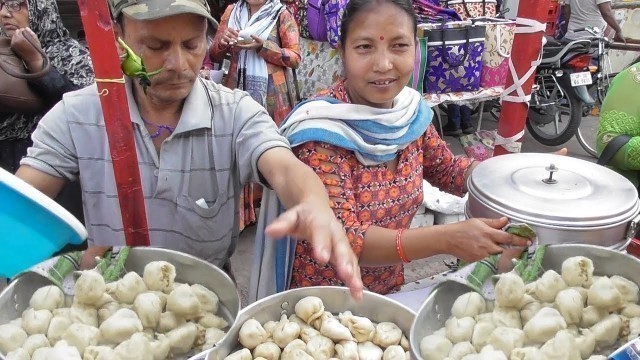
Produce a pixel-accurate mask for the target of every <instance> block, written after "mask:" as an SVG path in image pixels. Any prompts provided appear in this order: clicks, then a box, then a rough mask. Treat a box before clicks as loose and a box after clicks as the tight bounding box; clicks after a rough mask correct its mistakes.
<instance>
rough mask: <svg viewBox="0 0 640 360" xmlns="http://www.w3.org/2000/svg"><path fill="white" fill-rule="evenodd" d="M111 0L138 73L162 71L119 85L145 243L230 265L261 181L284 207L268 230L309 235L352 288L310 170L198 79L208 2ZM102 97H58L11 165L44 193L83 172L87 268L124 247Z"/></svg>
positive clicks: (240, 97) (345, 256) (244, 106)
mask: <svg viewBox="0 0 640 360" xmlns="http://www.w3.org/2000/svg"><path fill="white" fill-rule="evenodd" d="M109 5H110V8H111V15H112V16H113V18H114V20H115V22H116V23H115V27H114V29H115V32H116V36H117V37H120V38H122V39H123V41H124V42H125V43H126V44H128V45H129V47H130V48H131V49H132V50H133V51H134V52H135V53H136V54H138V55H139V56H140V58H141V59H142V61H143V63H144V64H145V66H146V69H147V71H149V72H152V71H155V70H157V69H162V71H161V72H160V73H158V74H157V75H154V76H153V77H152V78H151V80H150V84H149V86H146V87H145V86H144V85H146V84H144V85H143V84H141V83H140V82H139V81H136V79H131V78H127V79H126V83H125V89H126V92H127V97H126V101H127V104H128V107H129V113H130V115H131V122H132V126H131V131H132V133H133V134H132V136H133V137H134V143H135V152H136V154H137V156H138V159H139V161H138V166H139V169H138V170H139V172H140V178H141V186H142V192H143V196H144V207H145V209H146V215H147V223H148V232H149V239H150V245H151V246H153V247H159V248H167V249H171V250H175V251H180V252H184V253H187V254H190V255H192V256H196V257H198V258H201V259H203V260H206V261H209V262H210V263H211V264H214V265H216V266H218V267H220V268H225V269H227V271H229V272H230V268H229V259H230V257H231V255H232V254H233V252H234V250H235V247H236V243H237V240H238V232H239V230H238V201H239V194H240V191H241V189H242V186H243V185H244V184H246V183H248V182H249V181H254V182H260V183H262V184H265V186H269V187H272V188H273V189H274V190H275V192H276V193H277V195H278V196H279V197H280V199H281V200H282V202H283V204H284V205H285V207H286V209H287V211H286V212H285V213H283V214H282V216H281V217H279V218H278V219H276V220H275V221H274V222H272V223H271V224H270V226H269V229H268V232H269V233H270V234H271V235H272V236H275V237H278V236H284V235H286V234H289V235H291V236H293V237H296V238H299V239H306V240H310V241H311V242H312V243H313V246H314V249H315V255H314V256H315V258H316V259H317V260H319V261H320V262H323V263H324V262H327V261H330V262H331V263H332V264H334V265H335V266H337V268H338V269H339V271H340V274H341V276H340V277H341V278H342V279H344V280H345V282H346V283H347V284H349V286H350V287H351V289H352V291H353V293H354V294H355V295H356V296H359V295H361V293H362V283H361V280H360V276H359V274H360V272H359V267H358V264H357V259H356V258H355V255H354V253H353V250H352V249H351V247H350V246H349V242H348V240H347V238H346V235H345V232H344V229H343V228H342V226H341V224H340V223H339V222H338V220H337V219H336V217H335V215H334V213H333V211H332V210H331V208H330V207H329V198H328V196H327V194H326V191H325V188H324V186H323V185H322V183H321V182H320V180H319V179H318V177H317V176H316V175H315V174H314V172H313V171H312V170H311V169H310V168H308V167H307V166H305V165H304V164H303V163H301V162H300V161H299V160H298V159H297V158H296V157H295V156H294V155H293V154H292V152H291V150H290V147H289V144H288V142H287V140H286V139H285V138H283V137H282V136H281V135H280V134H279V132H278V129H277V127H276V125H275V123H274V122H273V120H272V119H271V118H270V117H269V115H268V114H267V112H266V111H265V110H264V108H263V107H261V106H260V105H259V104H258V103H256V102H255V101H254V100H253V99H252V98H251V97H250V96H248V95H247V94H246V93H245V92H243V91H239V90H230V89H227V88H226V87H223V86H220V85H217V84H215V83H213V82H211V81H206V80H203V79H200V78H199V76H198V74H199V71H200V68H201V66H202V62H203V60H204V57H205V54H206V52H207V43H206V34H207V27H208V23H211V24H212V25H215V24H216V23H215V20H213V18H212V17H211V14H210V12H209V8H208V6H207V3H206V1H205V0H137V1H136V2H131V1H129V0H109ZM118 46H120V45H119V44H118ZM119 51H120V52H121V53H124V49H122V48H121V47H120V48H119ZM99 97H100V95H99V93H98V88H97V86H96V85H95V84H94V85H93V86H89V87H86V88H83V89H81V90H78V91H74V92H70V93H67V94H65V95H64V96H63V99H62V101H60V102H59V103H58V104H56V105H55V106H54V107H53V109H52V110H51V111H49V112H48V113H47V114H46V115H45V116H44V117H43V119H42V120H41V121H40V123H39V124H38V127H37V128H36V130H35V132H34V133H33V142H34V144H33V146H32V147H31V148H29V150H28V155H27V157H25V158H24V159H22V162H21V167H20V169H19V170H18V172H17V176H18V177H20V178H22V179H23V180H24V181H26V182H27V183H29V184H31V185H33V186H34V187H35V188H36V189H38V190H40V191H42V192H43V193H44V194H46V195H48V196H50V197H55V196H56V194H58V192H59V191H60V189H61V188H62V187H63V186H64V184H65V183H67V182H68V181H70V180H75V179H80V183H81V186H82V190H83V196H84V197H85V214H86V219H87V224H86V226H87V231H88V233H89V245H90V247H89V249H87V250H86V251H85V252H84V255H83V258H82V268H83V269H86V268H91V267H93V266H95V258H96V257H97V256H102V255H104V254H105V252H106V251H107V250H108V248H109V247H110V246H121V245H124V244H125V232H124V229H123V224H122V217H121V208H120V203H119V200H118V192H117V188H116V186H117V184H116V181H115V178H114V173H113V163H112V161H111V151H110V149H109V142H108V139H107V133H106V128H105V121H104V115H103V112H102V108H101V105H100V98H99Z"/></svg>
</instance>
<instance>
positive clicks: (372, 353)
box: [358, 341, 384, 360]
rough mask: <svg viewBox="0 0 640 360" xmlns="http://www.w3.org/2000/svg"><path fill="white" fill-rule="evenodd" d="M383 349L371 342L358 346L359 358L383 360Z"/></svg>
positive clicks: (362, 359)
mask: <svg viewBox="0 0 640 360" xmlns="http://www.w3.org/2000/svg"><path fill="white" fill-rule="evenodd" d="M383 354H384V353H383V351H382V349H380V348H379V347H378V346H377V345H375V344H374V343H372V342H371V341H366V342H363V343H359V344H358V358H360V359H361V360H382V355H383Z"/></svg>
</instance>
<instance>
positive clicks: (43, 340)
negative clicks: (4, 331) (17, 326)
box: [22, 334, 51, 355]
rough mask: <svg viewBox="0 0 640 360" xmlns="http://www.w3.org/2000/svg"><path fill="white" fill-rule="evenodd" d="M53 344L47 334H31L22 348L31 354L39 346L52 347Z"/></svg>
mask: <svg viewBox="0 0 640 360" xmlns="http://www.w3.org/2000/svg"><path fill="white" fill-rule="evenodd" d="M50 346H51V344H50V343H49V340H48V339H47V337H46V336H44V335H43V334H36V335H31V336H29V337H28V338H27V340H26V341H25V342H24V344H22V349H24V350H26V351H27V353H29V355H31V354H33V352H34V351H36V350H37V349H39V348H44V347H50Z"/></svg>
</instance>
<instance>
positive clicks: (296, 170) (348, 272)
mask: <svg viewBox="0 0 640 360" xmlns="http://www.w3.org/2000/svg"><path fill="white" fill-rule="evenodd" d="M258 168H259V170H260V172H261V173H262V175H263V176H264V178H265V179H266V180H267V182H268V183H269V184H270V185H271V187H272V188H273V189H274V190H275V192H276V194H277V195H278V198H279V199H280V201H281V202H282V204H283V205H284V206H285V207H286V208H287V209H289V210H288V211H287V212H285V213H284V214H282V215H281V216H280V217H279V218H277V219H276V220H275V221H274V222H273V223H271V224H270V225H269V226H268V227H267V228H266V230H265V231H266V233H267V235H268V236H270V237H272V238H281V237H283V236H286V235H291V236H293V237H294V238H297V239H304V240H307V241H309V242H310V243H311V246H312V247H313V251H314V258H315V259H316V260H317V261H318V262H320V263H327V262H329V263H331V264H332V265H333V266H334V267H335V268H336V270H337V272H338V277H339V278H340V280H342V281H344V282H345V284H346V285H347V286H349V288H350V289H351V294H352V295H353V296H354V297H355V298H356V299H360V298H361V297H362V288H363V285H362V278H361V277H360V268H359V265H358V259H357V258H356V255H355V253H354V252H353V249H352V248H351V243H350V242H349V239H347V235H346V234H345V231H344V227H343V226H342V223H340V222H339V221H338V219H336V217H335V214H334V213H333V210H332V209H331V206H330V205H329V196H328V195H327V190H326V188H325V187H324V185H323V184H322V181H320V178H318V175H316V173H315V172H314V171H313V170H312V169H311V168H310V167H308V166H307V165H305V164H304V163H302V162H301V161H300V160H298V159H297V158H296V157H295V156H294V155H293V153H292V152H291V150H289V149H287V148H284V147H276V148H273V149H270V150H268V151H265V152H264V154H262V156H261V157H260V160H258Z"/></svg>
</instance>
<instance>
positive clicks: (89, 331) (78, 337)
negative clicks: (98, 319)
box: [62, 324, 100, 354]
mask: <svg viewBox="0 0 640 360" xmlns="http://www.w3.org/2000/svg"><path fill="white" fill-rule="evenodd" d="M99 339H100V330H98V329H97V328H95V327H93V326H89V325H85V324H73V325H71V326H69V328H68V329H67V331H65V332H64V334H62V340H64V341H66V342H67V343H68V344H69V345H71V346H75V347H76V348H77V349H78V351H79V352H80V354H83V353H84V349H85V348H86V347H87V346H95V345H98V340H99Z"/></svg>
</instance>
